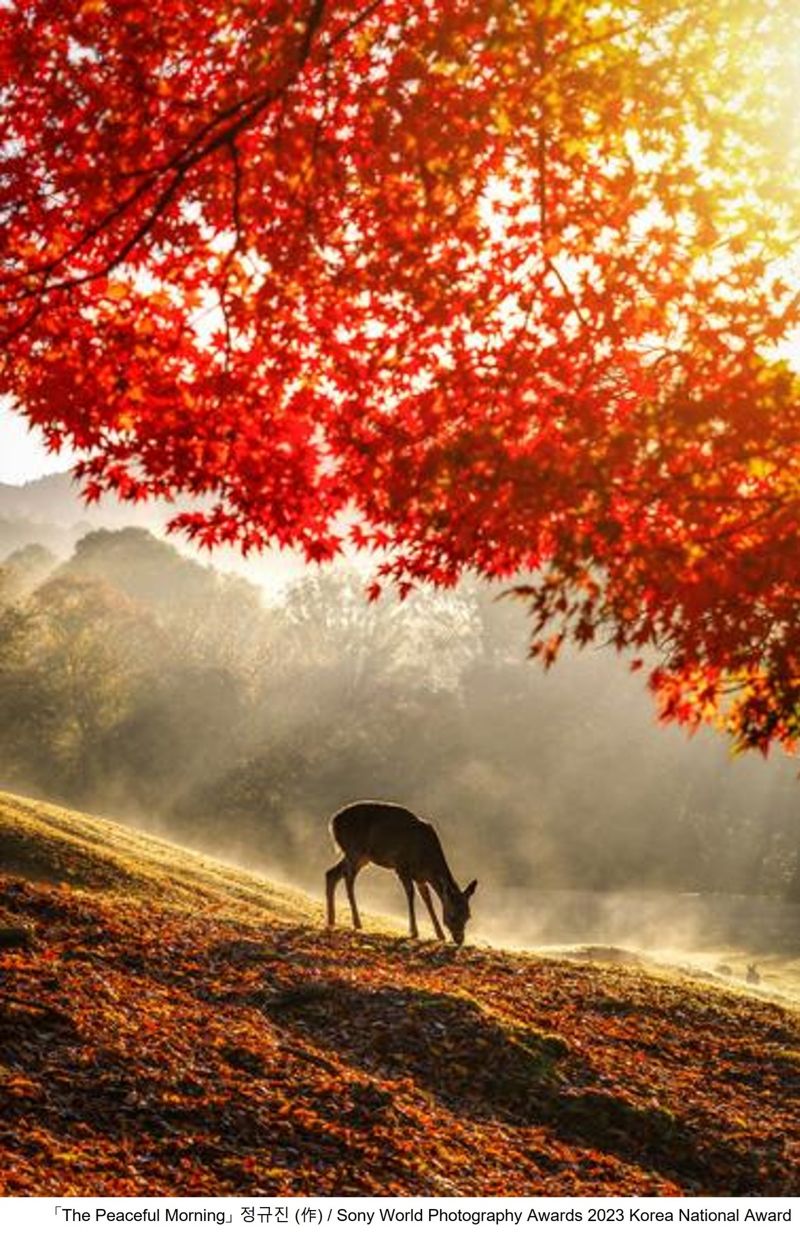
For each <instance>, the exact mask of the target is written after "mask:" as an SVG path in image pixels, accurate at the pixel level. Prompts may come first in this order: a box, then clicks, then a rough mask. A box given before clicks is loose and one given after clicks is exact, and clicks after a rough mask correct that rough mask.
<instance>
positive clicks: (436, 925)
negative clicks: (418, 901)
mask: <svg viewBox="0 0 800 1235" xmlns="http://www.w3.org/2000/svg"><path fill="white" fill-rule="evenodd" d="M417 887H418V888H419V894H420V896H421V897H422V899H423V901H424V902H425V908H426V909H427V911H428V913H429V914H430V915H431V922H433V929H434V930H435V931H436V938H437V939H444V931H443V930H442V925H441V922H440V921H439V919H438V918H437V916H436V910H435V909H434V907H433V900H432V898H431V890H430V888H429V887H428V885H427V883H426V882H425V880H424V879H423V880H421V881H420V882H419V883H418V884H417Z"/></svg>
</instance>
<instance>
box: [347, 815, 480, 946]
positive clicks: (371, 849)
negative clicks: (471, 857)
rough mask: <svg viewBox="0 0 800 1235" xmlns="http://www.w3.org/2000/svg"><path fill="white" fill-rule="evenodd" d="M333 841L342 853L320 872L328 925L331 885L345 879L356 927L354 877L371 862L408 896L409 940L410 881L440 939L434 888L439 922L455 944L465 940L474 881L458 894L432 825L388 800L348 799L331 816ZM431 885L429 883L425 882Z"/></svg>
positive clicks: (412, 925)
mask: <svg viewBox="0 0 800 1235" xmlns="http://www.w3.org/2000/svg"><path fill="white" fill-rule="evenodd" d="M330 827H331V832H332V834H333V839H334V840H335V841H336V843H337V845H338V846H339V848H340V849H341V851H342V853H343V854H344V857H343V858H342V860H341V862H337V864H336V866H332V867H331V869H330V870H329V871H328V872H327V874H326V876H325V891H326V893H327V898H328V926H329V927H331V926H333V925H334V924H335V922H336V907H335V904H334V897H335V894H336V885H337V884H338V882H339V880H340V879H344V882H345V887H346V888H347V895H348V898H349V900H350V909H351V911H352V914H353V926H354V927H355V928H356V930H360V929H361V918H360V917H359V913H358V906H357V905H356V897H355V882H356V875H357V874H358V872H359V871H360V870H361V868H362V866H367V865H368V864H369V863H370V862H375V863H376V865H378V866H385V867H388V869H389V870H393V871H395V872H396V873H397V878H398V879H399V880H400V882H401V883H402V885H403V887H404V888H405V890H406V896H407V897H408V926H409V933H410V935H411V938H412V939H417V938H418V936H419V932H418V930H417V916H416V913H415V911H414V884H416V885H417V887H418V888H419V891H420V896H421V897H422V899H423V901H424V902H425V906H426V908H427V910H428V913H429V914H430V915H431V921H432V922H433V929H434V930H435V931H436V935H437V937H438V938H439V939H444V937H445V936H444V931H443V930H442V928H441V925H440V923H439V919H438V918H437V916H436V910H435V909H434V907H433V901H432V900H431V893H430V889H431V888H433V889H434V891H436V892H437V893H438V895H439V899H440V900H441V902H442V917H443V918H444V924H445V926H446V927H447V929H448V930H449V932H450V934H451V935H452V936H453V939H454V940H455V942H456V943H463V942H464V927H465V926H466V923H467V919H468V918H469V899H470V897H471V896H472V893H473V892H474V891H475V888H476V887H477V883H478V881H477V879H473V880H472V883H469V884H467V886H466V887H465V888H464V891H463V892H462V891H461V889H460V888H459V886H458V884H457V883H456V881H455V879H454V878H453V876H452V874H451V872H450V867H449V866H448V865H447V859H446V858H445V856H444V853H443V851H442V846H441V843H440V841H439V837H438V836H437V835H436V832H435V830H434V828H433V827H432V826H431V825H430V824H429V823H426V822H425V820H424V819H418V818H417V816H416V815H415V814H413V813H412V812H411V811H410V810H406V809H405V807H403V806H395V805H394V804H393V803H391V802H353V804H352V805H351V806H345V807H344V808H343V809H342V810H340V811H338V813H337V814H335V815H334V816H333V819H332V820H331V824H330ZM429 885H430V886H429Z"/></svg>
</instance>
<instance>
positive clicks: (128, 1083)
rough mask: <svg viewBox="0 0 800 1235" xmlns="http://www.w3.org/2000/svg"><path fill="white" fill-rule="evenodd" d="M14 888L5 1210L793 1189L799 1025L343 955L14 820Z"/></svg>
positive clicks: (220, 885) (259, 906) (254, 885)
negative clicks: (166, 1202) (141, 1201)
mask: <svg viewBox="0 0 800 1235" xmlns="http://www.w3.org/2000/svg"><path fill="white" fill-rule="evenodd" d="M0 863H1V865H2V872H3V873H2V875H0V1111H1V1112H2V1115H0V1145H1V1146H2V1154H0V1193H2V1194H5V1195H54V1194H67V1195H170V1194H172V1195H220V1194H240V1195H261V1196H269V1195H289V1194H301V1195H309V1194H316V1195H320V1194H323V1195H324V1194H334V1193H335V1194H344V1195H348V1194H381V1195H388V1194H398V1195H399V1194H408V1195H452V1196H455V1195H481V1194H482V1195H493V1194H494V1195H504V1194H505V1195H515V1194H516V1195H519V1194H547V1195H556V1194H567V1195H575V1194H592V1195H602V1194H623V1195H625V1194H627V1195H653V1194H676V1193H697V1192H700V1193H713V1194H722V1195H725V1194H731V1193H732V1194H741V1195H785V1194H791V1193H793V1192H794V1191H795V1190H796V1181H797V1178H798V1170H800V1153H799V1152H798V1143H797V1139H796V1138H797V1128H798V1127H800V1109H799V1108H800V1098H799V1096H798V1095H799V1094H800V1034H798V1028H799V1025H798V1018H797V1016H796V1014H795V1013H794V1012H792V1011H791V1010H789V1009H786V1008H782V1007H779V1006H777V1005H774V1004H770V1003H766V1002H759V1001H756V1000H751V999H747V998H745V997H742V996H739V995H736V994H733V993H731V992H727V991H719V990H716V989H714V988H712V987H707V986H703V985H701V984H699V983H692V982H690V981H667V980H663V979H660V978H656V977H653V976H648V975H647V974H645V973H644V972H643V971H637V970H630V969H625V968H622V967H619V966H615V965H613V964H611V965H601V964H596V963H588V962H581V963H574V962H573V963H569V962H565V961H557V960H553V959H549V960H548V959H542V958H536V957H533V956H526V955H519V954H514V953H502V952H495V951H490V950H488V949H477V948H463V949H461V950H458V951H457V950H455V949H453V948H451V947H445V946H440V945H437V944H430V943H423V944H418V945H412V944H409V943H407V942H406V941H405V940H401V939H398V938H396V937H392V936H391V935H385V934H377V933H372V934H369V933H365V934H363V935H361V936H355V935H354V934H352V933H351V932H350V931H347V930H342V931H339V932H335V933H333V934H327V933H326V932H324V931H322V930H320V925H321V913H320V909H319V906H318V905H315V904H314V902H312V901H310V900H307V899H305V898H302V897H300V896H298V895H296V894H294V893H290V892H285V891H283V890H281V889H277V888H275V887H273V886H272V885H270V884H268V883H266V882H265V881H263V880H260V879H258V878H256V877H254V876H250V875H248V874H246V873H244V872H236V871H234V870H232V869H231V868H228V867H224V866H222V865H221V864H218V863H214V862H211V861H208V860H206V859H203V858H200V857H198V856H197V855H193V854H190V853H188V852H187V851H185V850H180V849H178V848H177V847H174V846H170V845H165V844H163V843H161V842H157V841H154V840H152V839H151V838H147V837H144V836H142V835H140V834H137V833H135V832H133V831H131V830H129V829H124V828H120V827H118V826H116V825H113V824H109V823H104V822H102V821H99V820H93V819H90V818H88V817H86V816H81V815H78V814H76V813H74V812H67V811H62V810H59V809H56V808H52V807H48V806H46V805H45V804H43V803H36V802H30V801H26V800H25V799H20V798H16V797H12V796H11V795H0ZM23 928H25V929H23Z"/></svg>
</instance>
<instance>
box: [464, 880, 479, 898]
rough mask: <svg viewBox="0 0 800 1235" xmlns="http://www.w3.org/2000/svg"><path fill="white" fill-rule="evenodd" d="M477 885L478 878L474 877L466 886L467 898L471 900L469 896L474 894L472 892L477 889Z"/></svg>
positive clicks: (465, 893)
mask: <svg viewBox="0 0 800 1235" xmlns="http://www.w3.org/2000/svg"><path fill="white" fill-rule="evenodd" d="M477 886H478V881H477V879H473V881H472V883H468V884H467V886H466V887H465V888H464V895H465V896H466V898H467V900H469V898H470V897H471V896H472V893H473V892H474V891H475V889H476V888H477Z"/></svg>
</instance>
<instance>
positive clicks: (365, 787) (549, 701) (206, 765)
mask: <svg viewBox="0 0 800 1235" xmlns="http://www.w3.org/2000/svg"><path fill="white" fill-rule="evenodd" d="M48 483H49V482H41V485H42V487H43V491H45V490H46V486H47V484H48ZM31 488H34V486H31ZM17 492H24V490H19V491H17ZM76 509H77V507H76ZM0 514H2V511H0ZM15 526H17V533H18V536H19V538H20V541H22V540H24V537H25V535H26V533H27V532H28V531H29V528H30V523H29V522H28V521H25V520H20V521H19V522H18V523H17V522H15V519H14V518H13V517H8V518H6V519H5V520H4V523H3V527H4V533H5V535H6V538H7V539H6V544H8V543H9V541H10V540H11V539H12V536H13V529H14V527H15ZM61 534H62V535H65V536H66V535H67V533H66V530H65V529H63V528H62V529H61ZM78 534H79V536H80V538H79V539H78V540H77V543H76V544H75V546H74V549H72V550H71V551H69V552H68V554H67V555H63V556H62V557H61V559H59V558H58V557H57V556H56V554H55V553H53V552H52V551H51V550H50V549H48V548H45V547H43V546H41V545H30V544H28V545H24V544H20V547H18V548H16V549H14V550H13V551H11V552H10V553H9V554H8V555H7V556H6V558H5V561H4V562H3V564H2V567H0V606H2V607H1V609H0V778H2V780H1V782H0V783H2V784H3V786H4V787H6V788H10V789H16V790H19V791H22V792H30V793H33V794H35V795H38V796H45V797H49V798H55V799H59V800H62V801H66V802H68V803H69V804H72V805H75V806H79V807H85V808H88V809H92V810H95V811H98V812H101V813H106V814H108V815H111V816H113V817H117V818H122V819H127V820H129V821H131V822H135V823H139V824H142V825H143V826H145V827H147V828H151V829H152V828H156V829H165V830H167V831H168V832H169V833H170V834H171V835H172V836H174V837H178V838H180V839H182V840H184V841H185V842H187V843H191V844H193V845H196V846H198V847H201V848H205V849H207V850H211V851H215V852H218V853H220V854H222V855H224V856H226V857H228V858H229V859H236V860H240V861H243V862H246V863H247V864H255V865H258V866H262V867H264V868H266V869H268V870H270V871H272V872H276V871H277V872H279V873H282V874H284V875H285V876H287V877H289V878H291V879H292V880H293V881H295V882H297V883H300V884H302V885H305V886H307V887H309V888H311V889H313V890H314V891H315V892H318V891H319V880H320V875H321V872H322V870H323V869H324V868H325V866H326V865H327V864H329V857H330V853H331V848H330V842H329V839H328V837H327V833H326V830H325V826H324V825H325V822H326V820H327V819H328V817H329V816H330V815H331V813H332V812H333V811H334V810H335V809H336V808H337V807H339V806H340V805H341V804H342V803H344V802H346V801H349V800H352V799H354V798H359V797H369V796H374V797H382V798H389V799H393V800H396V801H401V802H404V803H406V804H408V805H409V806H411V807H412V808H413V809H415V810H417V811H418V812H419V813H420V814H422V815H423V816H426V817H429V818H431V819H433V820H435V821H436V822H437V823H438V824H439V825H440V827H441V830H442V833H443V835H444V837H445V840H446V843H447V848H448V852H449V854H450V856H451V858H452V862H453V865H454V867H455V868H456V870H457V872H458V874H459V875H461V876H463V877H464V878H467V877H471V876H473V875H476V874H477V875H480V877H481V880H482V882H483V885H484V887H485V888H486V889H487V892H488V891H489V889H493V890H494V892H495V893H496V892H497V891H498V890H502V888H504V887H506V888H511V887H522V886H527V887H528V888H530V889H533V890H537V889H538V890H544V889H555V888H573V889H584V890H596V891H605V890H620V889H651V890H652V889H661V890H665V889H666V890H673V891H709V892H728V893H730V892H747V893H759V894H763V895H771V896H776V897H783V896H787V895H788V896H790V897H795V898H796V897H798V896H800V835H799V834H798V829H797V822H796V820H797V793H798V789H797V782H796V769H795V767H794V764H793V761H791V760H788V759H785V758H777V759H772V760H769V761H766V762H765V761H764V760H762V759H760V758H759V759H757V758H755V757H753V756H749V757H742V758H740V759H737V760H733V761H732V760H731V759H730V757H729V755H728V752H727V750H726V747H725V742H724V741H723V739H721V738H720V737H712V736H710V735H708V734H702V733H701V734H699V735H698V736H696V737H695V738H694V739H693V740H692V741H689V740H687V737H686V735H685V734H683V733H681V732H679V731H676V730H675V729H673V728H668V729H663V728H659V727H657V726H654V725H653V723H652V703H651V702H650V701H648V699H647V698H646V696H645V692H644V691H643V689H642V683H641V681H640V680H639V679H638V678H637V677H636V676H632V675H631V674H630V673H629V672H627V670H626V668H625V666H624V664H623V663H622V662H621V660H620V658H619V656H618V655H617V654H615V653H614V652H613V651H611V650H605V651H593V652H584V653H582V654H580V655H578V654H574V655H566V656H565V657H564V658H563V659H562V660H561V661H560V663H559V664H558V665H557V666H556V667H555V668H554V669H553V670H552V672H551V673H549V674H543V673H542V672H541V671H540V670H539V669H538V668H537V667H536V666H535V665H531V664H528V665H527V666H526V665H525V664H524V663H523V661H524V654H525V647H526V631H527V620H526V615H525V613H524V610H523V606H521V605H520V604H518V603H517V604H515V603H512V602H511V601H509V600H505V601H501V602H500V603H497V602H496V597H497V588H496V587H494V588H493V587H490V586H487V585H486V584H485V583H482V582H480V581H477V580H474V579H470V580H466V581H465V582H463V583H462V584H461V585H460V586H459V587H458V588H456V589H455V590H452V591H448V592H434V591H432V590H431V591H428V592H424V591H423V592H419V593H415V594H413V595H412V596H410V597H408V598H407V599H406V600H404V601H403V602H399V601H396V600H391V599H389V598H383V599H381V600H380V601H378V602H376V603H373V604H366V603H365V597H364V589H365V579H364V576H363V575H362V574H360V573H358V572H357V571H356V570H355V569H354V568H352V567H348V566H337V567H325V568H320V569H317V570H316V571H314V572H313V573H306V574H305V575H304V576H303V577H300V578H298V579H296V580H295V581H294V582H293V583H290V584H289V585H288V587H287V588H286V589H285V591H284V593H283V595H282V596H281V597H280V598H276V597H271V598H269V599H268V600H267V599H265V597H264V595H263V594H262V592H261V591H260V590H259V589H258V588H256V587H254V586H253V585H252V584H250V583H248V582H247V581H245V580H244V579H242V578H241V577H236V576H234V575H226V574H220V573H219V572H217V571H215V570H213V569H211V568H210V567H208V566H203V565H200V564H199V563H198V562H197V561H193V560H190V559H189V558H187V557H186V556H184V555H182V554H181V553H179V552H178V551H177V550H176V548H175V547H174V546H172V545H170V544H168V543H167V542H165V541H164V540H162V539H159V538H157V537H156V536H154V535H152V534H151V533H150V532H149V531H148V530H147V529H145V528H143V527H138V528H133V527H129V528H121V529H117V530H105V529H100V530H94V531H90V532H88V533H83V531H82V529H79V532H78ZM50 535H51V538H52V543H56V544H57V543H58V532H57V529H56V528H55V527H54V525H52V524H51V526H50Z"/></svg>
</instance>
